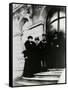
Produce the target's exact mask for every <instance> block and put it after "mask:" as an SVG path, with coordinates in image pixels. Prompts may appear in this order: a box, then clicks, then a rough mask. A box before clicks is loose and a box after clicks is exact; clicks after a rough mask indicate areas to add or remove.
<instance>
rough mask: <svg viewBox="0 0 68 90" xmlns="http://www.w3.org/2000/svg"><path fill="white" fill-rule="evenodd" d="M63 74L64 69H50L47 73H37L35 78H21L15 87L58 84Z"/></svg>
mask: <svg viewBox="0 0 68 90" xmlns="http://www.w3.org/2000/svg"><path fill="white" fill-rule="evenodd" d="M62 72H63V69H49V70H48V71H47V72H40V73H36V74H35V77H33V78H27V77H19V78H18V79H17V80H16V81H15V86H29V85H30V86H31V85H48V84H57V83H58V81H59V79H60V77H61V74H62ZM62 83H63V82H62Z"/></svg>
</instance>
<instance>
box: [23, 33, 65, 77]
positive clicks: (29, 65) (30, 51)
mask: <svg viewBox="0 0 68 90" xmlns="http://www.w3.org/2000/svg"><path fill="white" fill-rule="evenodd" d="M57 35H58V34H57V33H55V34H54V37H53V39H52V37H51V38H50V37H49V40H48V36H47V35H46V34H42V40H41V41H40V40H39V37H36V38H35V40H34V41H33V37H32V36H28V39H27V41H26V42H25V44H24V45H25V48H26V49H25V50H24V51H23V54H24V58H25V65H24V70H23V76H24V77H34V74H35V73H39V72H44V71H48V66H49V67H50V68H51V67H54V68H56V67H64V64H65V61H64V60H65V59H64V58H65V55H64V54H65V49H64V45H65V44H64V43H65V42H64V39H63V38H61V39H60V38H58V36H57ZM59 36H61V35H59ZM46 37H47V38H46Z"/></svg>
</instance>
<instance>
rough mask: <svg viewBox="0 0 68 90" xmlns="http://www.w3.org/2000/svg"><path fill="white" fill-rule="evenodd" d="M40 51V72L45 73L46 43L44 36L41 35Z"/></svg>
mask: <svg viewBox="0 0 68 90" xmlns="http://www.w3.org/2000/svg"><path fill="white" fill-rule="evenodd" d="M39 47H40V50H41V62H42V71H47V48H48V46H47V41H46V34H42V40H41V41H40V43H39Z"/></svg>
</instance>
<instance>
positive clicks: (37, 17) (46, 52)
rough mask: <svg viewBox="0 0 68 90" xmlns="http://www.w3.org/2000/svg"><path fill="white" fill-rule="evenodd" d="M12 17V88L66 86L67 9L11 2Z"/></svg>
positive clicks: (64, 7)
mask: <svg viewBox="0 0 68 90" xmlns="http://www.w3.org/2000/svg"><path fill="white" fill-rule="evenodd" d="M10 12H11V11H10ZM11 17H12V21H10V24H12V38H13V44H12V45H13V50H12V51H13V52H12V53H13V59H12V62H13V63H12V64H13V65H12V68H13V69H12V71H11V72H13V73H12V74H13V75H12V76H13V77H12V79H13V86H37V85H38V86H39V85H53V84H65V83H66V6H58V5H56V6H55V5H42V4H25V3H23V4H22V3H12V16H11ZM11 22H12V23H11ZM9 61H10V60H9Z"/></svg>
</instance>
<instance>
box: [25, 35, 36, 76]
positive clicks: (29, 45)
mask: <svg viewBox="0 0 68 90" xmlns="http://www.w3.org/2000/svg"><path fill="white" fill-rule="evenodd" d="M32 39H33V37H32V36H29V37H28V40H27V41H26V42H25V48H26V50H25V51H24V52H23V53H24V57H25V65H24V71H23V76H24V77H33V76H34V75H33V74H34V71H33V69H34V67H35V66H34V65H33V64H34V58H33V57H34V47H35V43H34V42H33V41H32Z"/></svg>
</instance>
